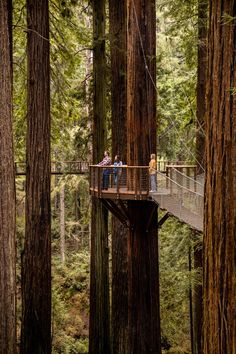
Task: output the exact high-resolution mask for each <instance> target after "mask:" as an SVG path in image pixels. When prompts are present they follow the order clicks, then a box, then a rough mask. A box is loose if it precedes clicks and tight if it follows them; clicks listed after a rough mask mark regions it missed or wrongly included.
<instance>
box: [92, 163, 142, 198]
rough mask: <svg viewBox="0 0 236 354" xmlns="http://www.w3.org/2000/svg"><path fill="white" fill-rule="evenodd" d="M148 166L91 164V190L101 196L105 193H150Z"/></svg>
mask: <svg viewBox="0 0 236 354" xmlns="http://www.w3.org/2000/svg"><path fill="white" fill-rule="evenodd" d="M148 170H149V168H148V166H126V165H123V166H113V165H109V166H98V165H90V192H91V193H92V194H93V192H94V193H95V194H97V195H98V196H99V197H101V196H102V195H103V194H104V193H106V194H107V193H108V192H109V193H113V194H116V195H121V194H123V195H134V197H137V198H138V197H141V196H144V195H148V194H149V171H148Z"/></svg>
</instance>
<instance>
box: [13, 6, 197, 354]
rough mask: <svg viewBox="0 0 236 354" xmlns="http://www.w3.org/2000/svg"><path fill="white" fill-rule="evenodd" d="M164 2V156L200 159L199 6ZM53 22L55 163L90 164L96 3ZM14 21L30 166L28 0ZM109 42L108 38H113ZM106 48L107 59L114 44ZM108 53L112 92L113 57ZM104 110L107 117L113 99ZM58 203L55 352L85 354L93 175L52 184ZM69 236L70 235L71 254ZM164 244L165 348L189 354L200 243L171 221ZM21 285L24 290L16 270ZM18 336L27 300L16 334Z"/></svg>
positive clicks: (18, 150)
mask: <svg viewBox="0 0 236 354" xmlns="http://www.w3.org/2000/svg"><path fill="white" fill-rule="evenodd" d="M165 3H166V2H163V4H161V3H160V2H157V17H158V31H157V91H158V106H157V111H158V116H157V126H158V135H157V146H158V157H159V159H163V160H165V159H168V160H181V161H193V159H194V157H193V155H192V153H191V151H193V150H194V144H195V134H196V126H195V113H194V112H195V111H196V102H195V90H196V51H197V49H196V48H197V39H196V36H197V35H196V31H197V27H196V23H197V17H196V15H194V14H195V12H196V1H194V0H191V1H188V3H186V2H181V1H180V0H178V1H170V2H169V3H168V4H165ZM177 3H178V4H177ZM177 9H178V11H177ZM189 14H192V16H191V17H190V16H189ZM50 21H51V29H50V31H51V32H50V33H51V93H52V96H51V97H52V99H51V115H52V160H53V161H63V160H64V161H65V160H81V161H82V160H83V161H91V156H92V148H91V140H92V134H91V125H92V108H91V105H92V104H91V102H92V98H91V91H92V78H91V77H92V35H91V33H92V18H91V8H90V4H89V2H88V3H87V2H86V1H81V0H73V1H72V0H70V1H69V0H68V1H60V0H54V1H50ZM13 25H14V33H13V37H14V40H13V42H14V52H13V56H14V144H15V156H16V158H15V159H16V160H17V161H25V139H24V137H25V130H26V120H25V117H26V84H25V83H26V33H25V27H26V10H25V6H24V3H23V1H18V2H17V3H16V4H15V5H14V19H13ZM107 37H108V39H109V35H108V34H107ZM107 49H108V53H109V41H107ZM107 56H108V58H107V59H108V60H107V63H108V67H107V84H108V90H107V92H108V93H109V92H110V85H111V83H110V72H109V70H110V69H109V54H107ZM107 111H108V118H109V116H110V112H111V104H110V97H109V94H108V95H107ZM108 129H110V125H109V122H108ZM110 136H111V131H110V130H108V143H109V144H111V138H109V137H110ZM183 142H184V143H183ZM108 148H110V146H108ZM24 183H25V182H24V178H23V177H22V178H18V179H17V246H18V269H19V268H20V262H21V252H22V248H23V246H22V245H23V237H24V222H25V220H24V198H25V190H24ZM51 201H52V215H53V218H52V238H53V243H52V256H53V257H52V263H53V268H52V283H53V293H52V308H53V309H52V343H53V353H54V354H59V353H64V354H79V353H87V352H88V325H89V265H90V258H89V254H90V225H89V223H90V200H89V190H88V177H87V176H82V177H81V176H74V177H68V178H64V177H62V178H53V179H52V190H51ZM62 212H63V213H64V216H63V213H62ZM63 235H64V236H63ZM62 237H65V246H64V249H63V246H62V243H61V242H62ZM158 239H159V258H160V284H161V288H160V289H161V292H160V295H161V299H160V301H161V326H162V346H163V350H164V352H166V353H172V354H183V353H185V354H187V353H190V351H191V350H190V318H189V296H190V287H191V286H192V285H193V284H194V282H195V281H197V275H196V274H195V273H194V272H193V271H191V270H189V254H190V257H192V256H191V254H192V253H191V249H192V247H193V244H192V241H191V231H190V230H189V229H188V228H187V227H186V226H183V225H182V224H180V223H178V222H177V221H176V220H175V219H174V218H169V220H168V221H167V222H165V224H164V225H163V226H162V228H161V230H160V231H159V236H158ZM110 254H111V250H110ZM17 280H18V288H19V289H20V272H19V271H18V279H17ZM18 293H20V291H19V292H18ZM19 333H20V294H18V337H19Z"/></svg>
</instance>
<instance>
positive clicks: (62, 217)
mask: <svg viewBox="0 0 236 354" xmlns="http://www.w3.org/2000/svg"><path fill="white" fill-rule="evenodd" d="M60 250H61V261H62V263H65V186H64V184H63V185H62V186H61V190H60Z"/></svg>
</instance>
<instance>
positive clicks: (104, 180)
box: [98, 151, 111, 189]
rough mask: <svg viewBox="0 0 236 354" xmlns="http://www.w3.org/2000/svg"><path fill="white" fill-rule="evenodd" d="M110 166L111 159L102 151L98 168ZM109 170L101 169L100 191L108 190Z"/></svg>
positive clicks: (106, 152)
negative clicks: (102, 154)
mask: <svg viewBox="0 0 236 354" xmlns="http://www.w3.org/2000/svg"><path fill="white" fill-rule="evenodd" d="M109 165H111V158H110V156H109V153H108V151H104V157H103V160H102V161H101V162H99V163H98V166H109ZM109 174H110V173H109V168H105V169H103V174H102V189H108V185H109Z"/></svg>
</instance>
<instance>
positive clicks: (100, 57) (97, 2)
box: [89, 0, 110, 354]
mask: <svg viewBox="0 0 236 354" xmlns="http://www.w3.org/2000/svg"><path fill="white" fill-rule="evenodd" d="M105 74H106V59H105V0H94V1H93V80H94V82H93V85H94V88H93V90H94V91H93V92H94V102H93V119H94V120H93V162H94V163H98V162H99V161H100V160H101V159H102V157H103V152H104V150H105V114H106V109H105V94H106V83H105V78H106V75H105ZM108 255H109V250H108V212H107V210H106V209H105V207H104V206H103V205H102V204H101V202H100V200H99V199H98V198H96V197H92V216H91V268H90V323H89V353H90V354H106V353H110V325H109V322H110V317H109V311H110V308H109V265H108Z"/></svg>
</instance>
